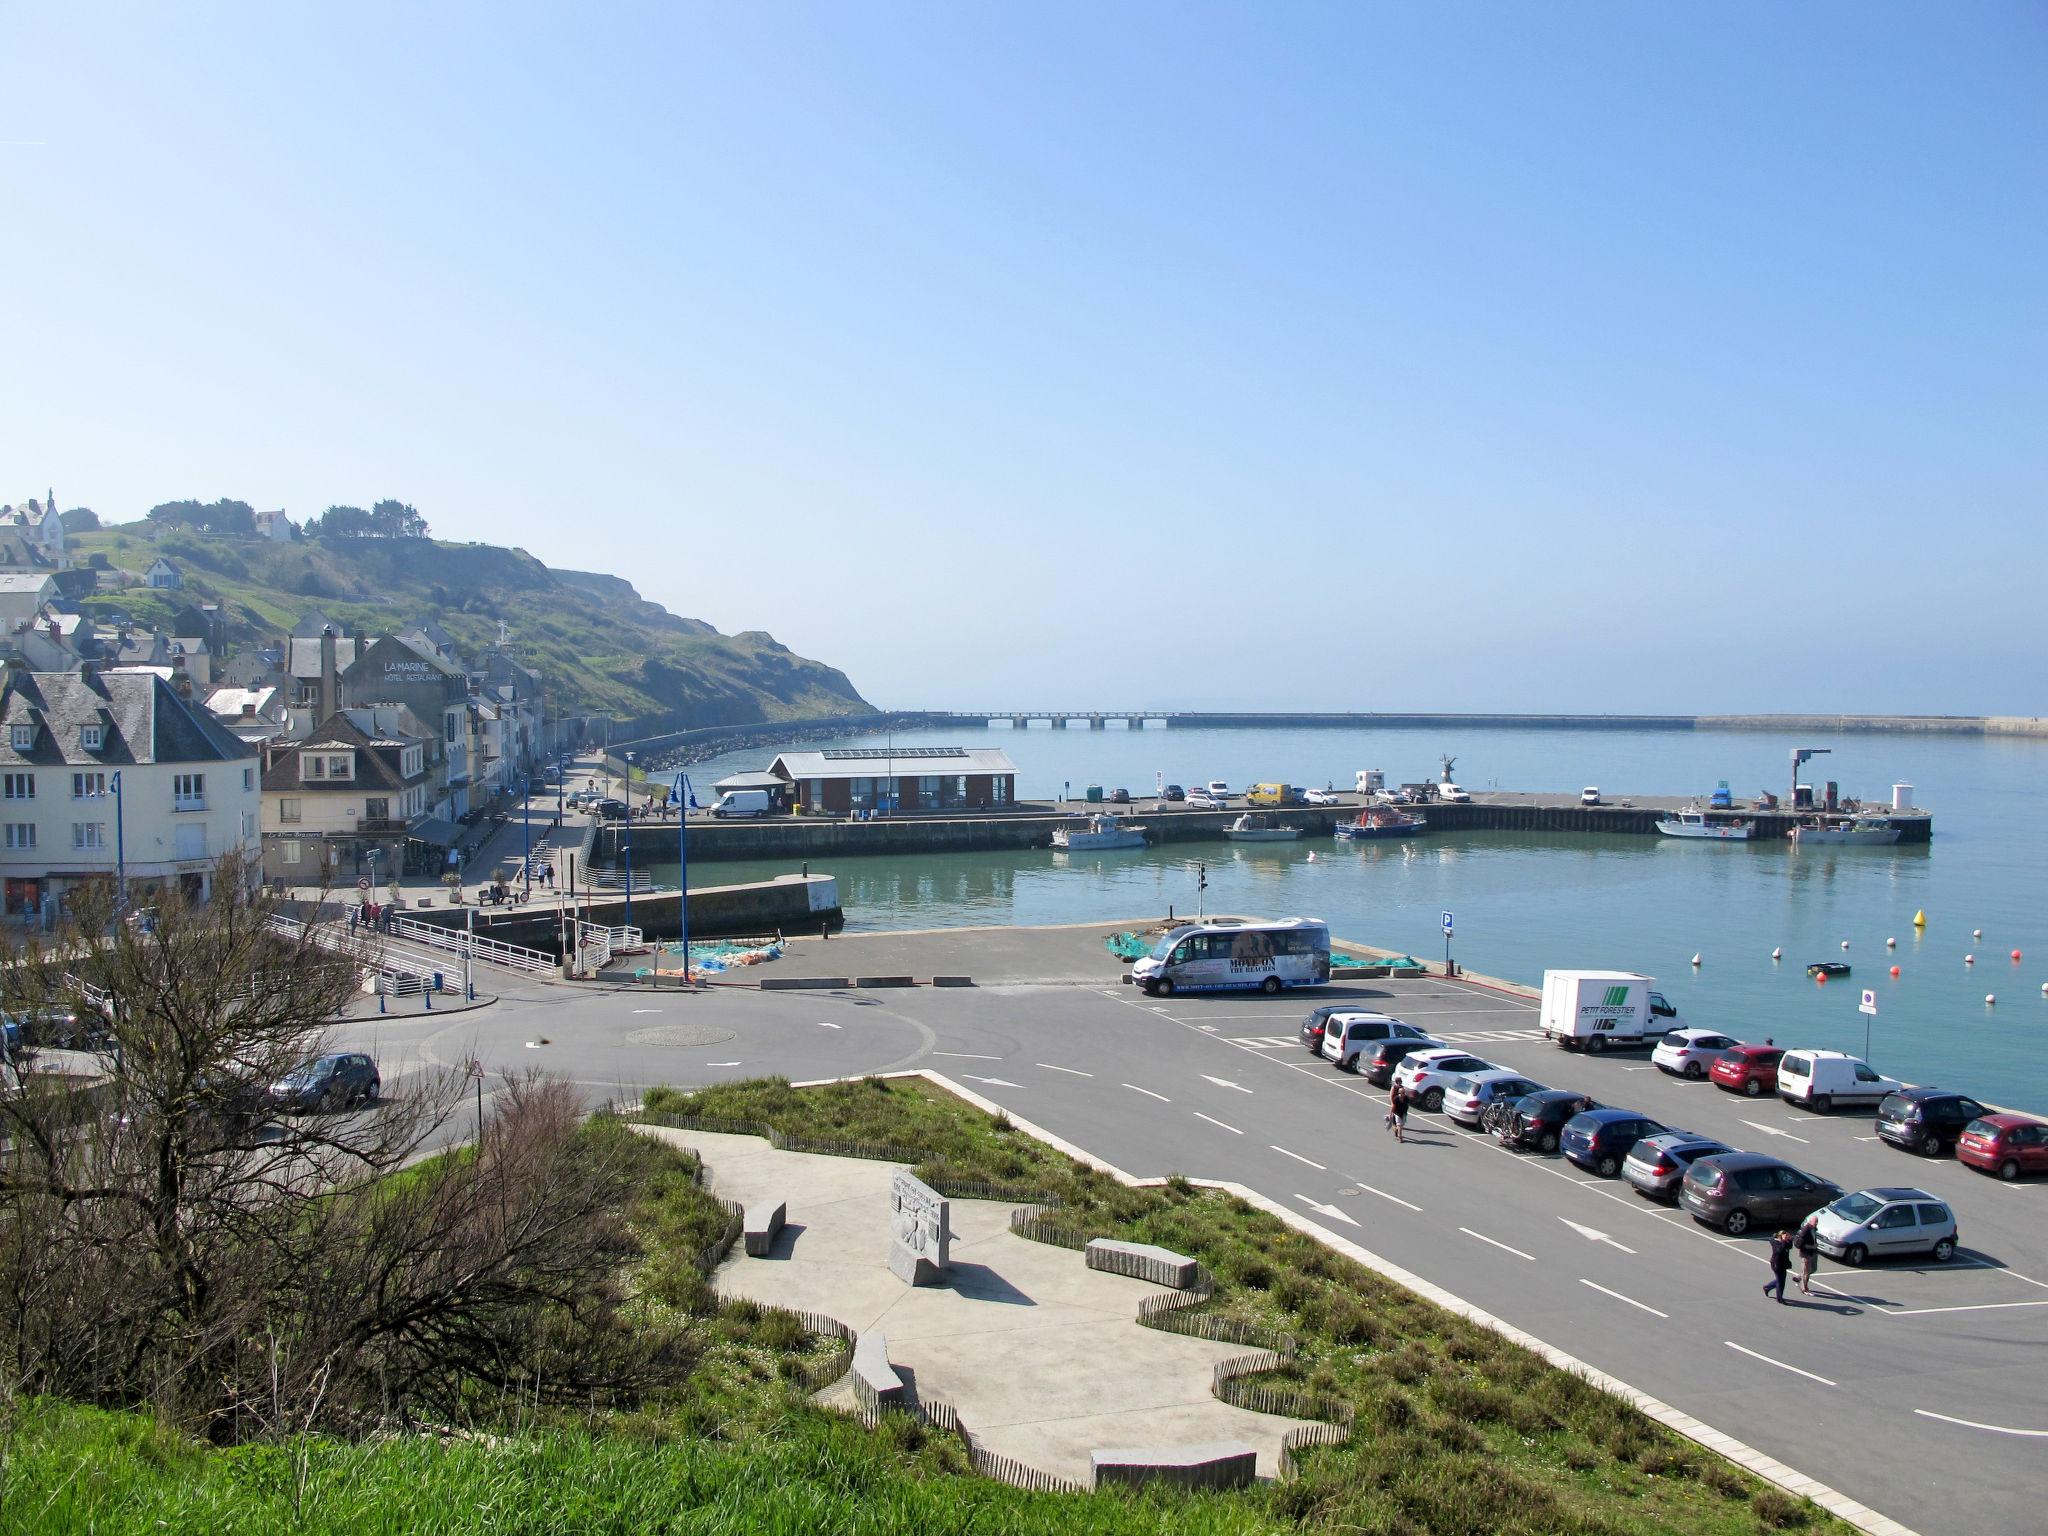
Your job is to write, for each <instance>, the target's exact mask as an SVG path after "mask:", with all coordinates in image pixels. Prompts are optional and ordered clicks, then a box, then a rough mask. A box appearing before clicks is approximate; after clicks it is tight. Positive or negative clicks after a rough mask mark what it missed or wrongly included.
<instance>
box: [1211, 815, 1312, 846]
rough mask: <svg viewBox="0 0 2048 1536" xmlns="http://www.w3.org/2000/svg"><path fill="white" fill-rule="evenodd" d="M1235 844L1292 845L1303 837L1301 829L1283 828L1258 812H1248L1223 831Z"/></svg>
mask: <svg viewBox="0 0 2048 1536" xmlns="http://www.w3.org/2000/svg"><path fill="white" fill-rule="evenodd" d="M1223 835H1224V836H1225V837H1227V838H1229V839H1230V840H1231V841H1232V842H1233V843H1291V842H1293V841H1294V840H1295V839H1296V838H1297V837H1299V836H1301V828H1299V827H1283V826H1279V825H1277V824H1276V823H1274V822H1271V821H1268V820H1267V819H1266V818H1265V817H1263V816H1261V815H1260V814H1259V813H1258V812H1256V811H1247V812H1246V813H1245V814H1244V815H1242V816H1240V817H1238V818H1237V820H1235V821H1233V822H1232V823H1231V824H1230V825H1229V826H1227V827H1225V828H1224V829H1223Z"/></svg>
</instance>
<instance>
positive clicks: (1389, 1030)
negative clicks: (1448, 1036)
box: [1322, 1011, 1429, 1072]
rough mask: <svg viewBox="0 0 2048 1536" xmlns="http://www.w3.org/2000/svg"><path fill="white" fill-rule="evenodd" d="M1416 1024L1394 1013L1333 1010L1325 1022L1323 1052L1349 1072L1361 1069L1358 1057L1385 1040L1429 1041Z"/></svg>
mask: <svg viewBox="0 0 2048 1536" xmlns="http://www.w3.org/2000/svg"><path fill="white" fill-rule="evenodd" d="M1428 1038H1429V1036H1428V1035H1427V1034H1426V1033H1425V1032H1424V1031H1422V1030H1419V1029H1417V1028H1416V1027H1415V1026H1414V1025H1413V1024H1404V1023H1402V1022H1401V1021H1400V1020H1399V1019H1397V1018H1395V1017H1394V1016H1393V1015H1392V1014H1390V1013H1366V1012H1362V1011H1361V1012H1358V1013H1333V1014H1331V1015H1330V1017H1329V1020H1328V1022H1326V1023H1325V1024H1324V1025H1323V1052H1322V1053H1323V1055H1324V1057H1325V1058H1327V1059H1328V1060H1330V1061H1334V1062H1335V1063H1337V1065H1338V1066H1339V1067H1341V1068H1343V1069H1344V1070H1345V1071H1346V1072H1356V1071H1357V1070H1358V1058H1359V1056H1360V1055H1361V1054H1362V1053H1363V1052H1364V1051H1365V1050H1366V1048H1367V1047H1369V1046H1374V1045H1378V1044H1379V1043H1380V1042H1381V1041H1382V1040H1427V1039H1428Z"/></svg>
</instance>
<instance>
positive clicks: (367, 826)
mask: <svg viewBox="0 0 2048 1536" xmlns="http://www.w3.org/2000/svg"><path fill="white" fill-rule="evenodd" d="M411 826H412V822H411V821H410V820H409V819H408V818H406V817H404V816H395V817H394V816H361V817H358V818H357V819H356V825H355V830H356V831H357V832H360V833H363V834H365V835H372V836H381V835H384V834H387V833H396V832H404V831H406V830H408V829H409V828H410V827H411Z"/></svg>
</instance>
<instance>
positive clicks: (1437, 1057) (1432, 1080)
mask: <svg viewBox="0 0 2048 1536" xmlns="http://www.w3.org/2000/svg"><path fill="white" fill-rule="evenodd" d="M1494 1070H1496V1069H1495V1067H1494V1064H1493V1063H1492V1062H1490V1061H1482V1060H1480V1059H1479V1058H1478V1057H1477V1056H1474V1055H1472V1054H1471V1053H1470V1052H1469V1051H1465V1050H1462V1049H1460V1048H1459V1047H1457V1046H1445V1047H1444V1048H1443V1049H1442V1050H1438V1051H1417V1052H1416V1053H1415V1054H1414V1055H1412V1056H1410V1057H1409V1058H1408V1059H1407V1060H1405V1061H1403V1062H1402V1063H1401V1065H1400V1066H1398V1067H1396V1068H1395V1069H1394V1086H1395V1087H1397V1088H1401V1089H1404V1090H1406V1092H1407V1094H1408V1097H1409V1098H1410V1099H1411V1100H1413V1101H1414V1102H1415V1103H1417V1104H1420V1105H1421V1106H1422V1107H1423V1108H1424V1109H1427V1110H1431V1111H1434V1110H1439V1109H1442V1108H1443V1107H1444V1089H1445V1088H1446V1087H1447V1086H1449V1084H1450V1081H1451V1079H1452V1078H1454V1077H1463V1076H1464V1075H1465V1074H1466V1073H1468V1072H1492V1071H1494Z"/></svg>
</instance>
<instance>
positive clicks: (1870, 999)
mask: <svg viewBox="0 0 2048 1536" xmlns="http://www.w3.org/2000/svg"><path fill="white" fill-rule="evenodd" d="M1856 1011H1857V1012H1858V1013H1867V1014H1870V1015H1871V1016H1872V1017H1875V1016H1876V1014H1877V994H1876V993H1875V992H1873V991H1871V990H1870V989H1869V988H1868V987H1865V988H1864V989H1863V1001H1862V1002H1860V1003H1858V1004H1857V1005H1856Z"/></svg>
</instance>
